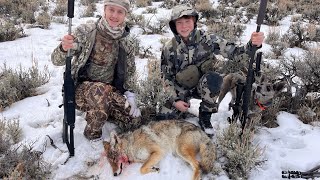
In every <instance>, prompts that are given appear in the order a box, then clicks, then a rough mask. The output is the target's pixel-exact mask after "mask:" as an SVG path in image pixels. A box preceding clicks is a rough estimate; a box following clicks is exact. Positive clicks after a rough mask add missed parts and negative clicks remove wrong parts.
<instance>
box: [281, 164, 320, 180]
mask: <svg viewBox="0 0 320 180" xmlns="http://www.w3.org/2000/svg"><path fill="white" fill-rule="evenodd" d="M319 169H320V165H318V166H316V167H314V168H312V169H310V170H309V171H282V178H285V179H291V178H292V179H294V178H304V179H309V178H315V177H320V172H318V170H319Z"/></svg>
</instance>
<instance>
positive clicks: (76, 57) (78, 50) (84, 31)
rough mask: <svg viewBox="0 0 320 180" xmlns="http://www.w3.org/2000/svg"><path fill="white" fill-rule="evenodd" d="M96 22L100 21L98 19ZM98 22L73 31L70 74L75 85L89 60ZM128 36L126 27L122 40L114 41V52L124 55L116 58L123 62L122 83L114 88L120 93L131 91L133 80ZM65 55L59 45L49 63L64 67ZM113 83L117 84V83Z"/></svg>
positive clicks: (131, 50) (132, 54)
mask: <svg viewBox="0 0 320 180" xmlns="http://www.w3.org/2000/svg"><path fill="white" fill-rule="evenodd" d="M98 21H100V19H99V20H98ZM98 21H97V22H94V21H89V22H87V23H86V24H81V25H79V26H78V27H77V28H76V29H75V31H74V32H73V34H72V35H73V36H74V37H75V40H74V41H75V47H74V48H73V50H72V51H71V52H72V54H73V59H72V64H71V68H72V69H71V73H72V76H73V79H74V81H75V84H76V85H77V84H78V83H79V82H78V81H79V70H80V69H82V68H84V67H86V63H87V61H88V60H89V59H90V54H91V52H92V50H93V47H94V44H95V37H96V34H97V24H98ZM128 34H129V28H127V27H126V31H125V32H124V34H123V36H122V38H120V39H118V40H115V41H116V42H118V43H119V50H116V51H120V48H122V49H123V50H124V52H125V53H124V54H122V53H119V56H118V58H122V59H123V62H124V63H123V67H121V68H124V69H121V71H122V72H123V74H121V76H124V77H122V79H123V82H122V84H121V85H120V86H121V87H120V88H118V87H117V86H116V88H117V89H118V90H120V91H121V92H122V93H123V92H124V91H126V90H129V91H133V83H134V79H133V78H134V74H135V71H136V67H135V61H134V60H135V58H134V46H133V45H132V41H131V40H130V37H129V36H128ZM66 55H67V52H64V51H63V50H62V47H61V44H60V45H59V46H58V47H56V48H55V49H54V51H53V53H52V54H51V61H52V63H53V64H54V65H57V66H62V65H65V59H66ZM118 61H119V59H118ZM116 68H117V67H116ZM81 71H82V70H81ZM115 72H116V73H118V72H119V70H115ZM118 74H119V73H118ZM116 77H117V75H115V78H116ZM115 83H116V84H117V82H115ZM118 85H119V84H118Z"/></svg>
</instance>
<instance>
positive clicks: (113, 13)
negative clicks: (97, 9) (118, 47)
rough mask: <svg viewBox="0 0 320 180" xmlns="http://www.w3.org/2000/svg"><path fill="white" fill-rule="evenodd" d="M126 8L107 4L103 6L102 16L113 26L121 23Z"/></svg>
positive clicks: (124, 16)
mask: <svg viewBox="0 0 320 180" xmlns="http://www.w3.org/2000/svg"><path fill="white" fill-rule="evenodd" d="M126 15H127V13H126V10H125V9H124V8H122V7H119V6H115V5H107V6H105V7H104V16H105V18H106V20H107V21H108V23H109V25H110V26H111V27H113V28H115V27H118V26H120V25H122V24H123V22H124V20H125V18H126Z"/></svg>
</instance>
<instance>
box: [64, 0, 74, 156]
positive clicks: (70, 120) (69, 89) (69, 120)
mask: <svg viewBox="0 0 320 180" xmlns="http://www.w3.org/2000/svg"><path fill="white" fill-rule="evenodd" d="M73 13H74V0H68V21H69V29H68V34H69V35H70V34H71V25H72V18H73V17H74V14H73ZM71 60H72V55H71V50H70V49H69V50H68V53H67V57H66V67H65V72H64V83H63V108H64V118H63V127H62V140H63V143H66V144H67V147H68V150H69V156H70V157H72V156H74V137H73V129H74V123H75V87H74V80H73V79H72V75H71ZM68 126H69V128H70V129H69V130H70V136H69V135H68Z"/></svg>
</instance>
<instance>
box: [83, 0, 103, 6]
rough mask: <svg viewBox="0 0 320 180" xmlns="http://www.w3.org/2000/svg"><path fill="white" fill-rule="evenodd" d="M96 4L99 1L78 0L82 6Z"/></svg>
mask: <svg viewBox="0 0 320 180" xmlns="http://www.w3.org/2000/svg"><path fill="white" fill-rule="evenodd" d="M98 2H99V0H80V4H82V5H84V6H89V5H91V4H95V3H98Z"/></svg>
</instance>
